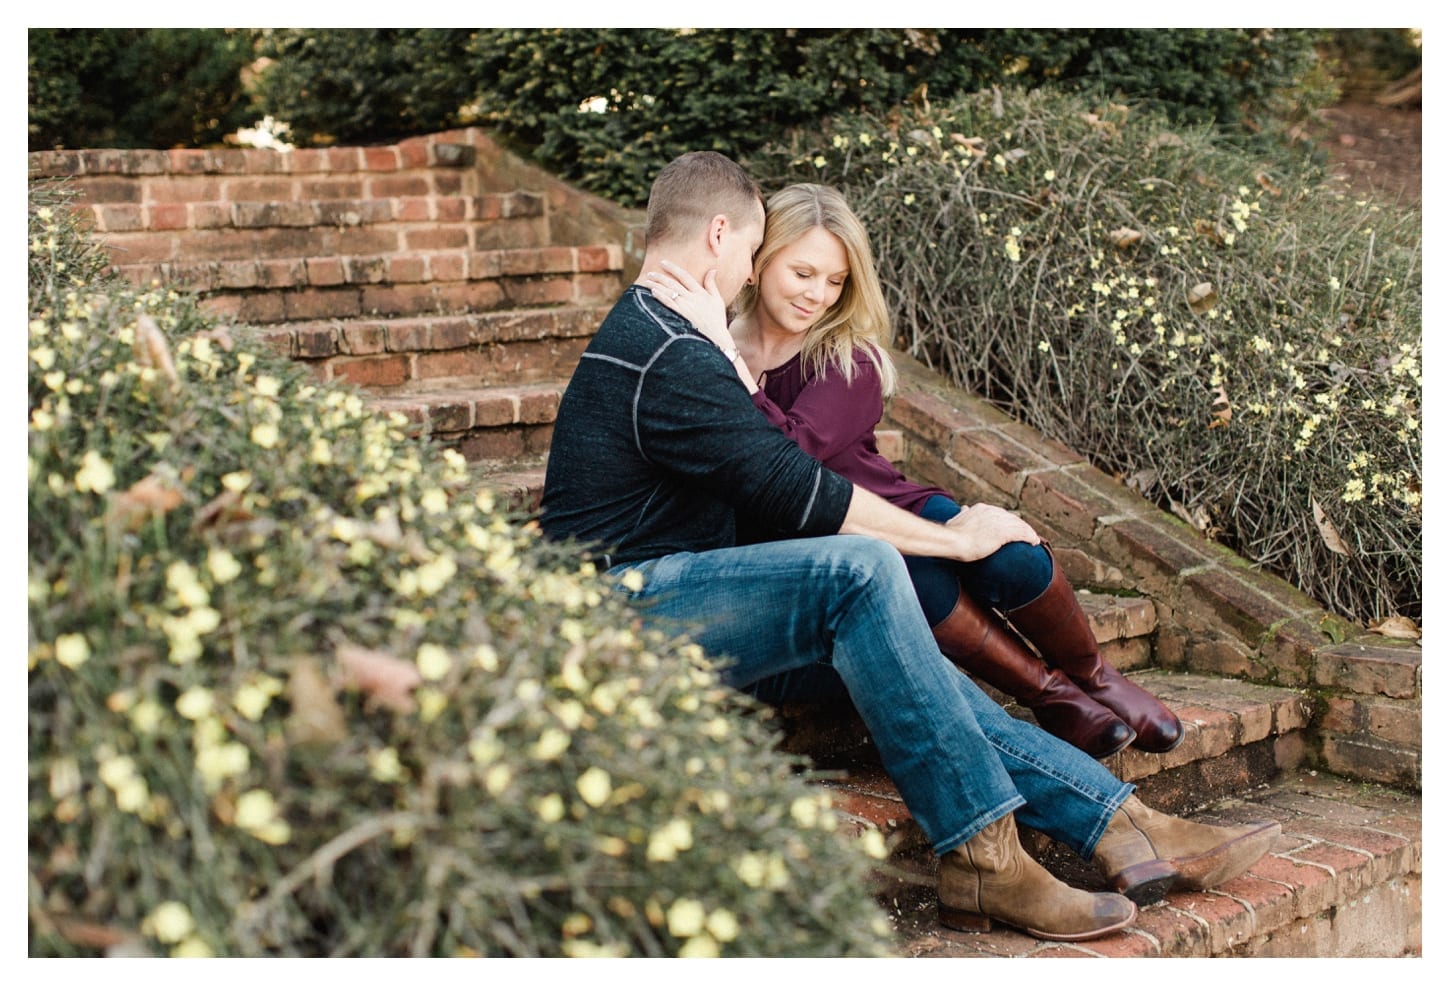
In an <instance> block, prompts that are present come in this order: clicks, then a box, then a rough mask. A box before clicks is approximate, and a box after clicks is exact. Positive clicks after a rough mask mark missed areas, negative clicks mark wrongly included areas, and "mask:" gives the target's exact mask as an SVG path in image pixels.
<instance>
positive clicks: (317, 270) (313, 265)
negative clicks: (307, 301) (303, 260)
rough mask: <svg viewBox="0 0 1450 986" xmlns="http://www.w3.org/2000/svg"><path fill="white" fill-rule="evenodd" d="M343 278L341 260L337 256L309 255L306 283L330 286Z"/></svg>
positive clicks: (341, 281) (342, 280)
mask: <svg viewBox="0 0 1450 986" xmlns="http://www.w3.org/2000/svg"><path fill="white" fill-rule="evenodd" d="M344 280H345V277H344V274H343V269H342V260H341V259H340V258H338V257H309V258H308V259H307V283H308V284H311V285H313V286H314V287H332V286H335V285H339V284H342V283H343V282H344Z"/></svg>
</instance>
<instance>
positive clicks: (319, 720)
mask: <svg viewBox="0 0 1450 986" xmlns="http://www.w3.org/2000/svg"><path fill="white" fill-rule="evenodd" d="M287 701H288V702H289V703H290V705H291V706H292V711H291V712H290V713H289V714H288V716H287V739H288V741H289V742H291V743H294V744H296V745H299V746H300V745H305V744H308V743H325V744H334V743H341V742H342V741H343V740H344V739H346V738H347V720H346V718H344V716H343V713H342V706H341V705H339V704H338V702H337V696H336V695H335V694H334V693H333V690H332V685H331V684H329V683H328V681H327V679H326V678H325V677H323V675H322V672H321V671H319V670H318V669H317V662H316V661H314V660H313V659H312V658H310V657H301V658H298V659H297V661H296V662H295V663H294V664H293V665H292V674H291V676H290V677H289V678H288V679H287Z"/></svg>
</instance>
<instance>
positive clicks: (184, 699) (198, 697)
mask: <svg viewBox="0 0 1450 986" xmlns="http://www.w3.org/2000/svg"><path fill="white" fill-rule="evenodd" d="M213 704H214V700H213V698H212V694H211V691H210V690H209V689H206V688H203V687H202V686H200V685H194V686H192V687H191V688H188V689H187V690H186V691H184V692H182V693H181V694H180V695H178V696H177V698H176V711H177V712H180V713H181V714H182V716H183V717H185V718H187V719H191V720H193V721H195V720H197V719H200V718H201V717H202V716H204V715H207V714H208V713H210V712H211V710H212V706H213Z"/></svg>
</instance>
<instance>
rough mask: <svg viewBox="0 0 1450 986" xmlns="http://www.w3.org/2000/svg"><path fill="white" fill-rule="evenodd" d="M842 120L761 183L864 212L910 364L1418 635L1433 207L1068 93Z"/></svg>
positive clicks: (1307, 583)
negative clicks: (1426, 219) (807, 186)
mask: <svg viewBox="0 0 1450 986" xmlns="http://www.w3.org/2000/svg"><path fill="white" fill-rule="evenodd" d="M831 126H832V129H831V130H830V131H829V132H826V133H812V134H800V135H796V136H795V137H793V138H792V139H791V141H789V142H788V143H787V144H786V145H784V146H780V147H776V148H773V149H771V150H770V151H769V152H767V153H765V154H762V155H761V157H760V158H759V160H757V161H756V162H753V164H752V169H753V171H754V173H756V174H758V175H767V176H770V177H769V179H768V180H767V181H766V186H767V189H770V188H774V187H776V186H778V185H780V184H784V183H786V182H789V181H817V182H823V183H826V184H831V185H835V186H836V187H838V188H840V189H842V191H844V192H845V193H846V195H847V198H848V199H849V200H850V202H851V204H852V206H853V208H854V209H855V210H856V212H857V213H858V214H859V215H860V217H861V219H862V221H863V222H864V224H865V227H866V229H867V230H868V231H869V232H870V234H871V236H872V239H873V243H874V245H875V248H876V252H877V260H878V264H879V268H880V275H881V280H882V284H883V286H884V288H885V290H886V295H887V299H888V302H889V303H890V304H891V306H892V314H893V318H894V321H895V325H896V330H897V341H898V344H899V345H901V346H902V348H904V349H906V350H907V351H909V352H910V353H912V354H913V355H915V356H917V357H918V358H921V359H923V360H925V361H926V362H928V363H930V364H931V365H933V366H935V367H937V368H938V369H940V370H941V371H942V372H943V373H945V374H947V375H948V376H949V377H950V378H951V379H952V380H953V381H954V382H955V383H957V384H958V385H959V386H962V387H964V388H966V389H969V390H972V391H975V392H977V393H980V394H982V395H983V396H984V397H986V398H987V399H988V400H991V401H992V402H994V403H996V404H997V405H999V406H1000V407H1002V408H1003V409H1004V410H1005V411H1007V412H1008V413H1010V414H1012V415H1013V416H1014V417H1016V418H1017V419H1019V420H1021V421H1024V422H1026V423H1027V424H1030V425H1032V426H1033V427H1035V428H1037V429H1038V430H1039V431H1041V432H1043V433H1044V434H1046V435H1047V436H1049V437H1051V438H1055V439H1057V440H1059V441H1062V442H1064V443H1066V444H1067V445H1069V446H1071V447H1073V448H1075V449H1076V450H1078V451H1079V452H1081V453H1083V454H1084V455H1086V456H1087V457H1088V458H1089V459H1090V460H1092V461H1093V462H1094V464H1095V465H1097V466H1098V467H1099V468H1101V469H1103V470H1104V471H1106V472H1108V473H1109V474H1111V475H1115V476H1118V477H1119V478H1121V479H1122V480H1123V481H1125V482H1126V483H1128V484H1129V485H1130V486H1131V487H1133V488H1134V489H1137V490H1139V491H1140V492H1142V493H1143V495H1145V496H1147V497H1149V498H1150V499H1151V500H1153V501H1154V502H1155V503H1156V504H1158V505H1159V506H1161V507H1162V508H1163V509H1164V510H1169V511H1172V512H1173V513H1174V514H1176V515H1178V516H1179V517H1181V518H1183V519H1184V520H1185V521H1187V522H1188V523H1190V524H1192V525H1193V526H1195V527H1196V528H1197V529H1198V530H1199V531H1201V532H1202V533H1203V534H1204V535H1205V536H1207V537H1211V538H1215V539H1217V540H1219V541H1221V542H1222V543H1224V544H1226V545H1228V546H1229V547H1231V548H1233V549H1234V550H1235V551H1236V552H1238V553H1239V554H1240V555H1241V556H1243V557H1245V558H1247V559H1249V560H1250V561H1252V562H1254V563H1256V564H1258V565H1261V566H1263V567H1264V568H1265V569H1267V570H1270V571H1272V572H1274V573H1276V574H1278V575H1280V576H1282V577H1284V578H1286V579H1288V580H1289V581H1291V582H1293V583H1295V584H1297V585H1298V586H1299V587H1300V588H1301V589H1303V590H1304V591H1305V592H1307V593H1309V594H1310V595H1312V596H1314V597H1316V598H1317V599H1318V600H1319V601H1320V602H1321V603H1323V604H1324V605H1325V607H1326V608H1328V609H1330V610H1333V611H1336V612H1339V613H1341V614H1343V615H1345V616H1349V617H1351V618H1355V619H1358V620H1360V621H1361V622H1366V623H1368V622H1371V621H1373V620H1375V619H1377V618H1383V617H1387V616H1389V615H1392V614H1399V615H1403V616H1410V617H1414V618H1418V617H1419V616H1420V611H1421V600H1422V574H1421V573H1422V569H1421V545H1422V535H1421V475H1422V471H1421V463H1422V457H1421V444H1422V441H1421V407H1422V394H1421V389H1422V369H1421V361H1422V348H1421V300H1422V262H1421V218H1420V213H1419V210H1418V208H1417V207H1408V206H1405V207H1397V206H1396V204H1394V203H1389V202H1381V201H1374V200H1369V199H1364V198H1359V197H1354V196H1350V195H1348V194H1347V193H1346V192H1345V191H1344V190H1343V188H1344V186H1343V185H1342V184H1336V183H1333V182H1327V181H1325V180H1324V177H1323V174H1322V172H1321V171H1320V170H1318V169H1317V168H1315V167H1313V166H1312V164H1311V163H1310V162H1307V161H1301V160H1297V159H1295V158H1294V157H1293V156H1292V155H1290V154H1288V153H1285V152H1283V151H1282V150H1281V151H1278V152H1271V151H1270V150H1268V149H1266V148H1265V147H1263V146H1260V147H1257V148H1251V147H1245V146H1234V145H1231V144H1229V143H1228V142H1226V140H1225V139H1224V138H1223V137H1221V136H1215V135H1214V133H1213V132H1212V131H1211V130H1208V129H1206V128H1205V129H1201V130H1193V129H1188V128H1183V127H1175V126H1172V125H1170V124H1169V123H1168V122H1167V121H1166V120H1165V118H1163V117H1161V116H1157V115H1155V114H1153V113H1150V112H1148V111H1146V110H1143V109H1140V108H1134V107H1129V106H1126V105H1118V104H1112V103H1106V104H1101V103H1088V102H1086V101H1084V100H1083V99H1081V98H1080V97H1076V96H1070V95H1065V94H1062V93H1060V92H1052V91H1047V90H1034V91H1032V92H1021V91H1014V90H1003V91H1001V92H995V91H994V92H987V93H981V94H977V95H972V96H967V97H962V98H951V99H947V98H939V99H936V100H933V101H931V102H930V103H927V102H922V103H921V104H920V105H914V106H913V107H912V108H911V109H910V110H909V111H904V112H901V113H897V114H892V115H890V116H887V117H868V116H858V115H850V116H841V117H838V118H837V119H836V120H835V121H834V122H833V124H832V125H831Z"/></svg>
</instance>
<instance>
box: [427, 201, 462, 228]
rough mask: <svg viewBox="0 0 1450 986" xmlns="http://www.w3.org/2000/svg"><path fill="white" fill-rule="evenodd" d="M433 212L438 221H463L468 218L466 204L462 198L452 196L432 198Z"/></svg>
mask: <svg viewBox="0 0 1450 986" xmlns="http://www.w3.org/2000/svg"><path fill="white" fill-rule="evenodd" d="M433 212H434V214H435V216H436V217H437V219H438V221H439V222H445V223H457V222H463V221H465V220H466V219H467V218H468V205H467V203H466V202H464V200H463V199H460V198H457V197H454V196H450V197H449V198H446V199H434V200H433Z"/></svg>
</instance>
